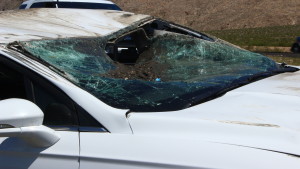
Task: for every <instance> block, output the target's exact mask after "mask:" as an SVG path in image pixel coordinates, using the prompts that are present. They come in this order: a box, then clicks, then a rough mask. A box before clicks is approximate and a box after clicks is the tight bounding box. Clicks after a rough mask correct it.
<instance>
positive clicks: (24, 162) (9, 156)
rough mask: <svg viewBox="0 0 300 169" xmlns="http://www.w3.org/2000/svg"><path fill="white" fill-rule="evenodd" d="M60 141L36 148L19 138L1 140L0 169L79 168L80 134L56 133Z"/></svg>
mask: <svg viewBox="0 0 300 169" xmlns="http://www.w3.org/2000/svg"><path fill="white" fill-rule="evenodd" d="M56 132H57V134H59V135H60V136H61V138H60V140H59V141H58V142H57V143H56V144H54V145H53V146H51V147H48V148H36V147H32V146H30V145H28V144H27V143H25V142H24V141H23V140H21V139H18V138H5V137H4V138H3V137H2V138H0V152H1V153H0V168H9V169H24V168H28V169H41V168H43V169H52V168H53V167H54V166H53V165H54V164H55V166H57V167H58V166H59V168H79V162H78V161H79V138H78V137H79V135H78V132H70V131H56Z"/></svg>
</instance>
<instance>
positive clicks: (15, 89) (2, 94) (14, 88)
mask: <svg viewBox="0 0 300 169" xmlns="http://www.w3.org/2000/svg"><path fill="white" fill-rule="evenodd" d="M37 82H38V83H37ZM9 98H21V99H27V100H30V101H32V102H34V103H35V104H36V105H37V106H39V107H40V109H41V110H42V111H43V112H44V121H43V124H44V125H48V126H52V125H59V126H75V125H77V124H78V123H77V120H78V119H77V113H76V109H75V107H74V105H73V102H72V100H71V99H69V98H68V97H67V96H66V95H65V94H63V93H62V92H61V91H59V90H58V89H56V88H55V87H53V86H51V85H49V83H47V82H45V81H43V80H37V79H35V80H30V79H29V78H27V76H25V75H23V74H22V73H20V71H16V70H15V69H13V68H11V67H10V66H8V65H7V64H5V63H3V62H0V100H4V99H9Z"/></svg>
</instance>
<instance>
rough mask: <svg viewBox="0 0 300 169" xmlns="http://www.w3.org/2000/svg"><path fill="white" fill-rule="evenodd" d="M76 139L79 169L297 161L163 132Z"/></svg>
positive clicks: (248, 167)
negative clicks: (78, 145) (79, 144)
mask: <svg viewBox="0 0 300 169" xmlns="http://www.w3.org/2000/svg"><path fill="white" fill-rule="evenodd" d="M154 125H155V124H154ZM186 132H188V131H186ZM180 134H181V133H180ZM80 138H81V139H80V140H81V141H80V142H81V154H80V156H81V157H80V168H82V169H89V168H106V169H109V168H124V169H131V168H157V169H158V168H178V169H179V168H203V169H204V168H206V169H208V168H219V169H222V168H230V169H241V168H243V169H253V168H273V169H274V168H278V169H279V168H295V169H296V168H299V166H300V159H299V158H297V157H293V156H289V155H286V154H282V153H274V152H270V151H265V150H259V149H253V148H247V147H242V146H234V145H229V144H220V143H216V142H208V141H203V140H201V139H197V138H196V137H193V136H189V137H187V136H184V137H182V138H174V137H170V136H169V135H168V134H167V133H166V135H165V136H146V135H143V136H141V135H122V134H105V133H80Z"/></svg>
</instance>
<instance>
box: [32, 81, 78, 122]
mask: <svg viewBox="0 0 300 169" xmlns="http://www.w3.org/2000/svg"><path fill="white" fill-rule="evenodd" d="M32 88H33V100H34V103H35V104H36V105H38V106H39V107H40V109H42V111H43V112H44V122H43V124H44V125H48V126H51V125H56V126H76V125H77V118H76V109H75V107H74V105H73V102H72V101H71V100H70V99H69V98H68V97H67V96H66V95H64V94H63V93H61V92H60V91H59V90H57V89H55V88H54V87H53V86H50V85H48V84H47V83H44V84H43V82H41V81H39V82H38V83H37V82H34V81H32Z"/></svg>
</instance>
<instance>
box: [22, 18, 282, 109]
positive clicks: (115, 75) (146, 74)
mask: <svg viewBox="0 0 300 169" xmlns="http://www.w3.org/2000/svg"><path fill="white" fill-rule="evenodd" d="M166 24H167V23H166V22H161V21H154V22H152V23H149V24H146V25H144V26H142V27H139V28H137V29H134V30H133V31H129V32H127V33H125V34H122V35H119V36H115V35H110V36H107V37H98V38H75V39H74V38H71V39H56V40H42V41H31V42H20V43H19V45H20V46H22V48H23V49H24V50H26V51H27V52H29V53H30V54H31V55H32V56H34V57H36V58H38V59H42V60H43V61H46V62H47V63H49V64H50V65H53V66H55V67H56V68H58V69H60V70H62V71H64V72H65V73H66V74H68V76H67V78H68V79H69V80H70V81H72V82H73V83H75V84H76V85H78V86H79V87H81V88H82V89H84V90H86V91H88V92H90V93H91V94H93V95H94V96H96V97H97V98H99V99H100V100H101V101H103V102H105V103H106V104H108V105H110V106H113V107H116V108H121V109H130V110H131V111H136V112H154V111H173V110H180V109H184V108H187V107H189V106H190V105H191V104H192V103H194V102H199V101H200V102H201V101H205V100H207V98H211V97H212V96H214V95H216V94H218V93H220V91H224V90H226V89H228V88H232V87H236V86H238V85H239V84H240V83H241V82H243V84H245V83H244V82H245V79H247V78H248V77H251V76H253V75H256V74H261V73H266V72H273V71H276V70H278V69H279V66H278V65H277V64H276V63H275V62H274V61H272V60H271V59H269V58H267V57H265V56H263V55H260V54H257V53H252V52H249V51H246V50H242V49H239V48H236V47H234V46H232V45H229V44H226V43H223V42H222V41H221V42H220V41H216V40H214V39H212V38H209V37H208V36H206V35H203V34H200V33H195V32H190V31H189V30H186V29H183V28H182V29H181V28H180V27H178V26H176V25H166Z"/></svg>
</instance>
